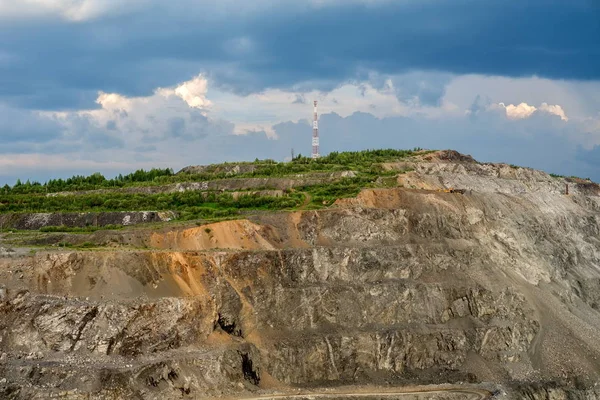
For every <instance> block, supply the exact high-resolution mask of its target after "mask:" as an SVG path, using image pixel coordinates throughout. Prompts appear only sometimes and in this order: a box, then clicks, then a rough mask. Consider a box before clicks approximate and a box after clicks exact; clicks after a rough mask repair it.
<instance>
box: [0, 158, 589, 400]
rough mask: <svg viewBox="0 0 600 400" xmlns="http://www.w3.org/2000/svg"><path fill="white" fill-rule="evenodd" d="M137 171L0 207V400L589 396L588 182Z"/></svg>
mask: <svg viewBox="0 0 600 400" xmlns="http://www.w3.org/2000/svg"><path fill="white" fill-rule="evenodd" d="M154 174H155V176H154V177H152V178H151V179H149V178H148V179H147V178H144V177H143V174H142V173H138V178H139V179H137V180H136V179H133V178H131V179H129V178H127V179H126V178H125V177H123V179H117V180H116V181H113V182H107V181H106V180H102V179H100V177H99V176H96V177H95V178H94V179H96V180H95V181H89V180H88V181H86V180H85V179H86V178H82V179H80V180H73V181H71V182H70V183H66V182H62V183H60V182H59V183H56V182H53V183H52V184H50V183H49V184H48V185H46V187H44V186H42V185H32V184H30V185H29V188H27V189H26V188H22V187H21V186H27V185H20V186H19V187H17V188H8V190H6V191H5V192H4V193H3V194H2V195H1V196H0V203H2V204H3V208H2V211H1V214H0V218H1V219H0V222H1V223H2V224H3V226H4V231H5V232H4V233H2V234H0V247H1V248H3V249H4V250H3V251H0V282H2V283H1V284H0V332H2V333H1V334H0V335H1V336H0V353H2V354H0V376H2V377H4V378H3V380H2V381H0V397H8V398H23V399H25V398H45V397H49V396H62V397H65V398H72V399H79V398H81V399H83V398H88V397H89V396H91V397H93V398H105V399H118V398H124V397H131V398H144V399H164V398H172V399H175V398H256V397H257V396H266V397H263V398H269V396H275V395H292V394H302V393H304V394H305V396H306V397H309V396H317V397H318V396H319V394H323V393H330V394H331V395H332V393H346V395H342V394H338V395H337V397H336V398H356V397H359V394H360V393H363V394H365V393H371V394H374V393H376V394H377V395H378V396H379V397H384V396H385V397H387V398H411V399H425V398H427V399H459V398H460V399H462V398H472V399H485V398H487V399H491V398H503V399H576V400H577V399H582V400H583V399H588V400H590V399H592V400H593V399H600V391H599V390H598V389H597V387H596V383H597V382H598V381H600V372H599V371H600V358H599V357H600V337H599V336H598V335H597V332H598V330H599V329H600V311H599V309H600V308H599V307H600V268H599V265H600V248H599V244H600V241H599V235H600V219H599V218H598V210H599V209H600V187H599V186H598V185H597V184H595V183H593V182H591V181H589V180H585V179H579V178H574V177H571V178H567V177H560V176H556V175H549V174H547V173H545V172H542V171H537V170H534V169H530V168H523V167H518V166H514V165H507V164H492V163H481V162H478V161H476V160H474V159H473V158H472V157H470V156H468V155H463V154H460V153H458V152H455V151H451V150H445V151H423V150H418V149H416V150H414V151H397V150H381V151H365V152H358V153H339V154H338V153H334V154H331V155H329V156H328V157H324V158H322V159H320V160H318V161H312V160H310V159H306V158H303V157H298V158H296V159H294V160H293V161H292V162H289V163H276V162H273V161H256V162H253V163H230V164H220V165H213V166H197V167H188V168H185V169H183V170H182V171H180V172H178V173H173V171H170V170H166V171H163V173H162V174H161V173H157V172H154ZM117 181H118V182H117ZM134 225H135V226H134ZM6 227H10V229H11V230H12V232H10V233H9V232H6ZM406 391H411V394H410V396H412V397H402V396H404V395H401V394H400V392H406ZM419 391H420V392H419ZM385 393H388V394H387V395H386V394H385ZM394 393H395V394H394ZM419 393H421V394H419ZM405 395H406V396H409V395H407V394H406V393H405ZM332 396H333V395H332Z"/></svg>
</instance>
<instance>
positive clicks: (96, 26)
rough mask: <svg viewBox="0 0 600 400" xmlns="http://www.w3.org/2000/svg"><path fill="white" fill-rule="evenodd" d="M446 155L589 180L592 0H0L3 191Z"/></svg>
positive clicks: (597, 147)
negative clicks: (335, 155) (66, 180)
mask: <svg viewBox="0 0 600 400" xmlns="http://www.w3.org/2000/svg"><path fill="white" fill-rule="evenodd" d="M313 100H318V101H319V113H320V122H319V128H320V136H321V152H322V153H323V154H326V153H329V152H331V151H345V150H361V149H367V148H371V149H372V148H400V149H404V148H413V147H422V148H428V149H455V150H458V151H460V152H462V153H466V154H470V155H472V156H473V157H475V158H476V159H478V160H480V161H489V162H507V163H512V164H517V165H522V166H528V167H533V168H538V169H543V170H546V171H547V172H552V173H558V174H563V175H577V176H581V177H590V178H592V179H594V180H596V181H600V2H599V1H597V0H570V1H564V0H561V1H558V0H528V1H522V0H503V1H499V0H486V1H481V0H453V1H448V0H253V1H250V2H246V1H244V2H243V1H238V0H218V1H211V0H178V1H159V0H128V1H126V2H125V1H121V0H19V1H15V0H0V185H4V184H5V183H8V184H13V183H14V182H15V181H16V179H17V178H20V179H21V180H26V179H31V180H38V181H45V180H47V179H49V178H53V177H68V176H71V175H74V174H90V173H93V172H101V173H103V174H105V175H106V176H114V175H116V174H119V173H128V172H131V171H133V170H136V169H139V168H152V167H161V168H164V167H171V168H173V169H174V170H176V171H177V170H178V169H180V168H182V167H184V166H187V165H201V164H210V163H215V162H222V161H236V160H240V161H241V160H254V159H255V158H260V159H263V158H271V159H275V160H278V161H284V160H288V159H289V158H290V155H291V152H292V149H293V151H294V152H295V154H303V155H308V154H309V153H310V151H311V135H312V122H311V120H312V111H313V107H312V102H313Z"/></svg>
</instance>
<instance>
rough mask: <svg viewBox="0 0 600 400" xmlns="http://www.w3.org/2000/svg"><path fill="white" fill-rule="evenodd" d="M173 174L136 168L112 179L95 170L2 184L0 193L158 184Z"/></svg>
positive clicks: (164, 170)
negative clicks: (60, 177) (84, 173)
mask: <svg viewBox="0 0 600 400" xmlns="http://www.w3.org/2000/svg"><path fill="white" fill-rule="evenodd" d="M170 176H173V170H172V169H170V168H167V169H156V168H153V169H151V170H150V171H144V170H143V169H140V170H137V171H135V172H133V173H131V174H128V175H125V176H123V175H119V176H117V177H116V178H114V179H106V178H105V177H104V176H103V175H102V174H100V173H98V172H96V173H95V174H92V175H90V176H79V175H77V176H73V177H71V178H68V179H51V180H49V181H48V182H46V183H44V184H41V183H39V182H30V181H27V182H25V183H22V182H21V180H17V183H16V184H15V185H14V186H12V187H10V186H8V185H4V187H2V188H1V189H0V194H33V193H55V192H62V191H76V190H93V189H102V188H108V189H110V188H119V187H124V186H134V185H135V184H137V183H147V182H156V183H157V184H159V182H160V181H161V178H165V177H170Z"/></svg>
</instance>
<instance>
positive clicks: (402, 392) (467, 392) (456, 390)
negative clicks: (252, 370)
mask: <svg viewBox="0 0 600 400" xmlns="http://www.w3.org/2000/svg"><path fill="white" fill-rule="evenodd" d="M448 394H456V395H462V396H464V397H460V398H461V399H469V400H486V399H491V398H492V393H490V392H489V391H487V390H484V389H478V388H464V387H443V388H440V387H438V388H431V387H425V386H418V387H406V388H396V389H392V390H390V389H378V388H362V389H354V390H353V389H350V388H348V389H345V390H327V391H324V390H323V391H310V392H305V393H294V394H277V395H264V396H259V397H249V398H244V400H270V399H304V398H306V399H338V398H345V397H352V398H373V397H377V398H381V397H385V398H404V397H407V396H415V395H429V396H436V397H437V395H448ZM428 398H430V399H435V397H428ZM457 399H458V397H457Z"/></svg>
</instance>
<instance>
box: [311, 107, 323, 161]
mask: <svg viewBox="0 0 600 400" xmlns="http://www.w3.org/2000/svg"><path fill="white" fill-rule="evenodd" d="M319 157H321V155H320V154H319V116H318V114H317V101H316V100H315V114H314V120H313V137H312V158H313V159H316V158H319Z"/></svg>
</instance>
